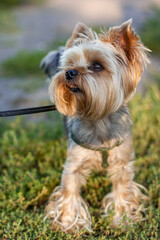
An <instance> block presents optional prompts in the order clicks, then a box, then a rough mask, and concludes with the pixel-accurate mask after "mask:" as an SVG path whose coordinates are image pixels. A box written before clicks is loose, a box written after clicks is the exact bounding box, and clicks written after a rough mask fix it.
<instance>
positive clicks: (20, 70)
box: [1, 51, 46, 77]
mask: <svg viewBox="0 0 160 240" xmlns="http://www.w3.org/2000/svg"><path fill="white" fill-rule="evenodd" d="M45 55H46V52H44V51H32V52H27V51H21V52H19V53H18V54H17V55H16V56H13V57H11V58H9V59H7V60H6V61H4V62H3V63H2V66H1V68H2V72H3V74H4V75H5V76H18V77H21V76H26V75H27V76H28V75H29V76H35V75H38V76H39V75H42V73H43V72H42V70H41V69H40V67H39V66H40V62H41V60H42V58H43V57H44V56H45Z"/></svg>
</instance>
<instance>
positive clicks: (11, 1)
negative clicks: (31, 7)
mask: <svg viewBox="0 0 160 240" xmlns="http://www.w3.org/2000/svg"><path fill="white" fill-rule="evenodd" d="M42 1H43V0H1V1H0V7H14V6H19V5H23V4H28V3H31V4H35V3H36V4H37V3H41V2H42Z"/></svg>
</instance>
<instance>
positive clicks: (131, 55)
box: [108, 19, 150, 65]
mask: <svg viewBox="0 0 160 240" xmlns="http://www.w3.org/2000/svg"><path fill="white" fill-rule="evenodd" d="M108 41H109V42H110V43H111V44H112V45H114V46H115V47H116V48H117V49H123V50H124V53H125V55H126V57H127V58H128V60H129V61H130V62H132V63H133V62H134V61H135V60H137V61H140V62H141V63H142V65H143V63H144V64H145V63H147V61H148V60H147V57H146V54H145V53H146V52H147V51H148V52H149V51H150V50H149V49H147V48H146V47H144V45H143V44H142V42H141V40H140V38H139V36H138V35H137V34H136V33H135V31H134V30H133V28H132V19H129V20H128V21H126V22H124V23H122V24H121V25H120V26H117V27H112V28H111V29H110V30H109V34H108Z"/></svg>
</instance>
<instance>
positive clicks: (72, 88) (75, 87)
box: [66, 84, 81, 93]
mask: <svg viewBox="0 0 160 240" xmlns="http://www.w3.org/2000/svg"><path fill="white" fill-rule="evenodd" d="M66 87H67V88H69V90H70V91H71V92H74V93H78V92H81V90H80V88H78V87H77V86H76V85H68V84H66Z"/></svg>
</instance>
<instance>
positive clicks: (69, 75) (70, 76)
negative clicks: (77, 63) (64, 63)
mask: <svg viewBox="0 0 160 240" xmlns="http://www.w3.org/2000/svg"><path fill="white" fill-rule="evenodd" d="M65 75H66V79H67V80H68V81H70V80H72V79H73V78H75V77H76V76H77V75H78V72H77V71H76V70H73V69H69V70H67V71H66V74H65Z"/></svg>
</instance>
